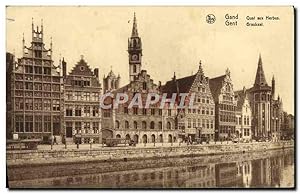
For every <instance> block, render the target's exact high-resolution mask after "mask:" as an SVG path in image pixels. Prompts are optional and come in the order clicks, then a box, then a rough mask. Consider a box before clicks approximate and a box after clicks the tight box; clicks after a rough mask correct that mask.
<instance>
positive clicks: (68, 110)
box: [62, 56, 102, 143]
mask: <svg viewBox="0 0 300 194" xmlns="http://www.w3.org/2000/svg"><path fill="white" fill-rule="evenodd" d="M62 66H63V77H64V84H65V91H64V96H65V106H64V113H65V135H66V140H67V142H78V143H89V142H90V141H92V142H94V143H99V142H101V140H102V138H101V112H100V105H99V99H100V95H101V85H100V82H99V70H98V68H95V69H94V71H92V70H91V68H90V67H89V65H88V64H87V62H86V61H85V60H84V59H83V56H81V59H80V61H79V62H78V63H77V64H76V65H75V66H74V67H73V69H72V70H71V72H70V73H69V74H68V75H67V73H66V66H67V64H66V62H65V61H64V60H63V61H62Z"/></svg>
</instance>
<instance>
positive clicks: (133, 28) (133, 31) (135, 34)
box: [131, 12, 139, 37]
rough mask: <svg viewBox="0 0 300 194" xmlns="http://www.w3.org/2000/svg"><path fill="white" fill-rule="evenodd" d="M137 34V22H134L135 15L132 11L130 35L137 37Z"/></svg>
mask: <svg viewBox="0 0 300 194" xmlns="http://www.w3.org/2000/svg"><path fill="white" fill-rule="evenodd" d="M138 36H139V33H138V30H137V22H136V16H135V12H134V14H133V26H132V32H131V37H138Z"/></svg>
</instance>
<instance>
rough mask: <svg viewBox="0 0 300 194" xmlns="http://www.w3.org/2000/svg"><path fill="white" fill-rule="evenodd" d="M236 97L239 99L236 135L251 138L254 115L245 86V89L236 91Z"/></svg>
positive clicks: (242, 138)
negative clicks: (252, 114)
mask: <svg viewBox="0 0 300 194" xmlns="http://www.w3.org/2000/svg"><path fill="white" fill-rule="evenodd" d="M235 98H236V100H237V110H236V136H237V138H238V139H239V140H251V138H252V131H251V120H252V116H251V107H250V102H249V99H248V94H247V90H246V88H245V87H244V88H243V90H240V91H236V92H235Z"/></svg>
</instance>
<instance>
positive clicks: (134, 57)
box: [131, 54, 139, 61]
mask: <svg viewBox="0 0 300 194" xmlns="http://www.w3.org/2000/svg"><path fill="white" fill-rule="evenodd" d="M138 58H139V56H138V55H137V54H134V55H132V56H131V60H133V61H136V60H138Z"/></svg>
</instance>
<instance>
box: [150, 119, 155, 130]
mask: <svg viewBox="0 0 300 194" xmlns="http://www.w3.org/2000/svg"><path fill="white" fill-rule="evenodd" d="M150 129H154V121H151V123H150Z"/></svg>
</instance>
